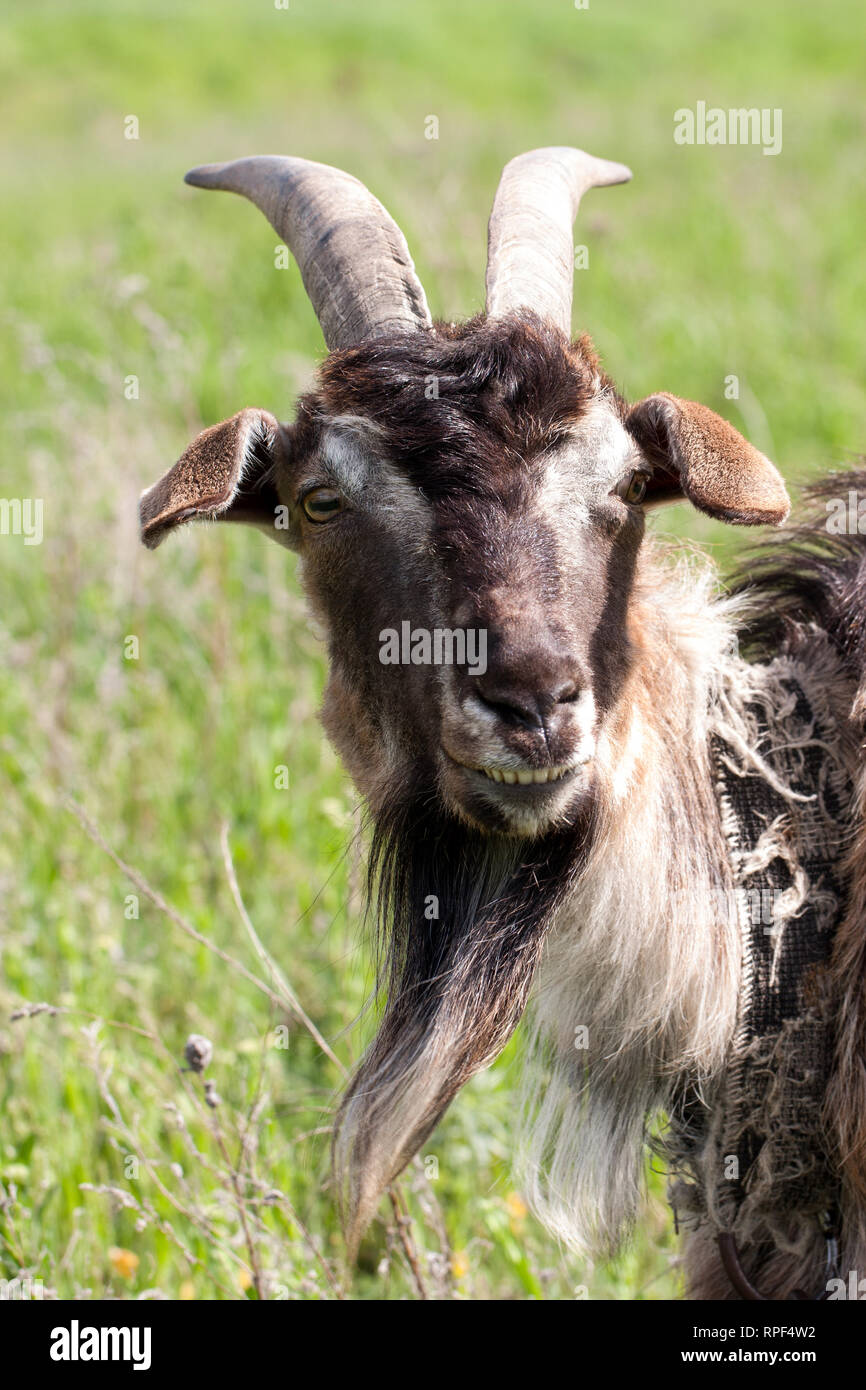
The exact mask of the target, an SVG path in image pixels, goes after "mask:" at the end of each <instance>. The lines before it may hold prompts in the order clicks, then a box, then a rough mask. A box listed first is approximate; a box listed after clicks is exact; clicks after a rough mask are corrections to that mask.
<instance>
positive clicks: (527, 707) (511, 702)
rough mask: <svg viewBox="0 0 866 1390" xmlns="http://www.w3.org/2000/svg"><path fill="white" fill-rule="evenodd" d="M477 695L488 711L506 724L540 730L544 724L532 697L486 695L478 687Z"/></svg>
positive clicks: (540, 712)
mask: <svg viewBox="0 0 866 1390" xmlns="http://www.w3.org/2000/svg"><path fill="white" fill-rule="evenodd" d="M475 694H476V695H477V697H478V699H479V700H480V701H481V703H482V704H483V705H486V707H487V709H489V710H492V711H493V713H494V714H495V715H496V716H497V718H498V719H501V720H502V721H503V722H504V723H506V724H522V725H524V726H529V727H530V728H534V729H540V728H541V727H542V725H543V723H544V719H543V714H542V710H541V708H540V706H539V704H538V703H537V702H536V701H535V700H533V699H531V698H530V697H525V696H517V695H508V696H507V697H506V696H503V695H498V694H497V695H496V696H493V695H485V693H484V691H483V690H480V689H478V688H477V687H476V690H475Z"/></svg>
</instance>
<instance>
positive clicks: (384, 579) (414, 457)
mask: <svg viewBox="0 0 866 1390" xmlns="http://www.w3.org/2000/svg"><path fill="white" fill-rule="evenodd" d="M629 177H630V175H629V171H628V170H627V169H625V168H624V167H623V166H622V165H619V164H611V163H608V162H607V161H604V160H599V159H594V158H592V157H591V156H589V155H586V154H583V153H582V152H580V151H578V150H571V149H547V150H536V151H534V152H532V153H530V154H526V155H522V156H521V157H520V158H518V159H515V160H513V161H512V162H511V163H510V164H509V165H508V166H507V168H506V170H505V172H504V174H503V177H502V181H501V184H500V187H499V191H498V193H497V196H496V201H495V204H494V208H493V214H492V217H491V221H490V239H489V257H488V271H487V312H486V314H484V315H481V316H479V317H478V318H476V319H473V320H471V321H469V322H468V323H466V324H464V325H462V326H459V327H454V326H449V325H442V324H439V325H434V324H433V323H432V322H431V319H430V315H429V312H428V309H427V304H426V301H425V297H424V292H423V290H422V288H421V285H420V283H419V282H418V280H417V278H416V275H415V271H414V268H413V265H412V261H411V258H410V256H409V253H408V250H407V247H406V243H405V241H404V240H403V237H402V235H401V233H400V232H399V230H398V228H397V227H396V226H395V224H394V223H393V222H392V220H391V218H390V217H389V216H388V214H387V213H386V212H385V210H384V208H382V206H381V205H380V204H379V203H378V202H377V201H376V200H375V199H374V198H373V197H372V196H371V195H370V194H369V193H368V192H367V190H366V189H365V188H364V187H363V186H362V185H361V184H359V183H358V182H357V181H356V180H355V179H352V178H350V177H349V176H348V175H346V174H343V173H340V172H339V171H337V170H335V169H330V168H327V167H325V166H323V165H319V164H311V163H308V162H307V161H305V160H301V159H282V158H275V157H268V158H258V159H244V160H240V161H238V162H236V163H233V164H228V165H218V166H209V167H206V168H203V169H198V170H195V171H193V173H192V174H190V175H188V181H189V182H191V183H193V184H195V185H197V186H199V187H205V188H221V189H228V190H230V191H233V192H236V193H241V194H243V195H245V196H246V197H248V198H250V199H251V200H252V201H253V202H254V203H256V204H257V205H258V206H259V207H260V208H261V209H262V210H263V211H264V212H265V213H266V215H267V216H268V218H269V219H270V221H271V222H272V224H273V226H274V227H275V228H276V230H277V231H278V233H279V234H280V236H281V237H283V239H284V240H285V241H286V242H287V243H288V245H289V247H290V248H291V249H292V251H293V253H294V255H295V257H296V259H297V261H298V263H299V265H300V269H301V273H302V275H303V279H304V284H305V286H306V288H307V291H308V293H309V295H310V298H311V300H312V302H313V306H314V308H315V310H316V312H317V314H318V317H319V321H320V323H321V326H322V329H323V331H324V335H325V339H326V342H327V345H328V348H329V350H330V355H329V356H328V358H327V359H326V361H325V362H324V365H323V366H322V368H321V371H320V374H319V380H318V384H317V387H316V389H315V390H314V391H312V392H311V393H310V394H308V395H306V396H304V397H303V398H302V399H301V400H300V402H299V403H298V409H297V416H296V419H295V421H294V423H293V424H291V425H281V424H279V423H278V422H277V421H276V419H274V417H273V416H272V415H270V414H268V413H267V412H265V411H263V410H259V409H246V410H242V411H241V412H240V413H239V414H238V415H235V416H234V417H233V418H232V419H230V420H228V421H226V422H225V423H223V424H219V425H215V426H213V427H212V428H211V429H208V430H206V431H205V432H204V433H203V434H201V435H199V436H198V438H197V439H196V440H195V441H194V443H193V444H192V445H191V446H190V447H189V449H187V451H186V453H185V454H184V455H183V456H182V458H181V459H180V460H179V462H178V463H177V464H175V466H174V468H172V469H171V471H170V472H169V473H168V474H167V475H166V476H165V477H164V478H163V479H162V480H161V481H160V482H159V483H157V484H156V485H155V486H154V487H153V488H151V489H150V490H149V491H148V492H147V493H145V495H144V497H143V499H142V506H141V513H142V526H143V536H144V541H145V544H147V545H148V546H151V547H153V546H156V545H158V544H159V542H160V541H161V540H162V538H163V537H164V536H165V534H166V533H167V532H168V531H169V530H171V529H173V528H174V527H175V526H177V525H178V524H179V523H180V522H183V521H186V520H187V519H191V518H196V517H199V518H212V519H219V520H224V521H242V522H248V523H251V524H253V525H255V526H258V527H259V528H260V529H262V530H264V531H265V532H267V533H268V534H269V535H271V536H272V537H273V538H275V539H276V540H278V541H280V542H282V543H283V544H284V545H287V546H289V547H291V548H293V549H296V550H298V551H299V552H300V554H301V557H302V561H303V578H304V583H305V586H306V588H307V591H308V594H309V596H310V599H311V602H312V606H313V609H314V611H315V613H316V615H317V617H318V618H319V619H320V620H321V621H322V622H323V623H324V625H325V627H326V629H327V631H328V637H329V659H330V677H329V684H328V689H327V692H326V696H325V710H324V717H325V723H326V727H327V729H328V731H329V733H330V735H331V737H332V738H333V740H334V742H335V743H336V744H337V746H338V748H339V749H340V751H341V753H342V755H343V757H344V759H345V762H346V764H347V766H348V768H349V771H350V772H351V774H352V776H353V778H354V780H355V782H356V784H357V785H358V787H359V788H360V790H361V791H362V792H363V793H364V795H365V797H366V799H367V801H368V803H369V806H370V808H371V811H372V815H373V821H374V826H375V828H376V836H377V837H378V838H374V847H373V865H374V869H376V870H377V871H378V872H379V874H380V884H379V901H380V906H381V905H382V904H383V903H384V904H385V906H384V908H383V915H385V916H387V917H388V918H389V920H388V923H387V927H388V931H389V934H390V935H391V937H392V951H391V954H390V972H391V974H390V995H389V1002H388V1009H387V1011H386V1015H385V1019H384V1022H383V1025H382V1028H381V1030H380V1033H379V1037H378V1038H377V1041H376V1043H375V1044H374V1046H373V1048H372V1050H371V1052H370V1053H369V1054H368V1057H367V1059H366V1060H365V1063H364V1064H363V1067H362V1069H361V1071H360V1072H359V1074H358V1076H357V1077H356V1079H355V1082H354V1083H353V1086H352V1088H351V1089H350V1092H349V1096H348V1099H347V1101H346V1102H345V1103H344V1108H343V1112H342V1120H341V1134H342V1136H343V1137H342V1139H340V1140H338V1148H339V1144H340V1143H342V1144H343V1146H344V1149H345V1151H346V1152H348V1151H349V1150H351V1157H350V1161H349V1162H348V1164H347V1165H346V1166H347V1167H349V1168H352V1167H353V1166H354V1169H355V1176H354V1177H353V1179H352V1183H353V1195H352V1199H351V1206H352V1210H353V1212H354V1218H353V1225H354V1229H355V1232H356V1234H357V1231H358V1230H360V1227H361V1225H363V1222H364V1220H365V1219H366V1218H367V1217H368V1216H369V1215H370V1212H371V1211H372V1209H373V1206H374V1203H375V1198H376V1195H377V1193H378V1191H379V1190H380V1189H381V1187H382V1186H383V1184H384V1183H385V1182H387V1181H388V1179H389V1177H390V1176H391V1175H392V1174H393V1173H394V1172H396V1171H399V1168H400V1167H401V1166H402V1164H403V1163H404V1162H405V1161H406V1159H407V1158H408V1157H409V1156H410V1155H411V1153H412V1152H414V1151H415V1149H416V1148H417V1146H418V1145H419V1144H420V1143H421V1142H423V1139H424V1136H425V1135H426V1133H428V1132H429V1130H430V1128H431V1127H432V1125H433V1124H434V1123H435V1121H436V1119H437V1118H438V1116H439V1114H441V1112H442V1110H443V1108H444V1106H445V1105H446V1104H447V1103H448V1101H449V1100H450V1098H451V1096H452V1095H453V1094H454V1092H455V1091H456V1090H457V1089H458V1087H459V1086H460V1085H461V1084H462V1083H463V1081H465V1080H466V1079H467V1077H468V1076H469V1075H471V1074H472V1072H473V1071H475V1070H477V1069H478V1067H479V1066H480V1065H482V1064H483V1063H484V1061H486V1060H489V1059H490V1058H491V1057H492V1056H494V1055H495V1054H496V1052H497V1051H498V1050H499V1048H500V1047H501V1046H502V1045H503V1043H504V1041H505V1039H506V1038H507V1037H508V1035H509V1033H510V1032H511V1030H512V1028H513V1027H514V1024H515V1023H516V1021H517V1018H518V1017H519V1015H520V1013H521V1011H522V1008H523V1004H524V1002H525V999H526V995H527V990H528V987H529V981H530V980H531V977H532V971H533V968H534V965H535V962H536V961H537V959H538V953H539V950H540V943H541V940H542V938H543V934H544V928H545V926H546V924H547V923H548V922H549V920H550V913H551V906H552V904H553V903H554V902H555V900H556V898H557V895H558V894H559V893H561V891H562V887H563V884H564V883H565V882H566V881H567V879H568V877H569V872H570V870H571V869H573V867H574V865H575V863H576V862H577V858H576V856H577V855H578V853H579V851H578V850H577V849H576V845H577V844H578V843H579V841H580V840H581V837H582V836H584V831H585V829H586V827H588V826H589V825H591V824H592V821H593V816H594V814H595V811H596V808H597V805H598V804H599V803H600V802H601V801H603V795H602V796H600V795H598V792H599V789H601V791H602V793H603V791H604V781H605V775H606V771H607V772H609V770H610V766H611V764H612V762H613V761H614V760H615V752H616V748H617V746H618V740H620V739H622V738H623V737H624V731H625V726H626V723H627V714H628V710H627V706H628V698H627V691H628V683H629V675H630V671H631V668H632V666H633V664H634V661H635V655H636V648H637V647H638V646H639V641H640V637H639V634H636V633H635V631H633V625H632V622H631V615H630V604H629V600H630V595H631V592H632V586H633V582H634V575H635V569H636V563H637V557H638V551H639V548H640V544H641V538H642V535H643V530H644V508H645V507H646V506H647V505H649V504H651V503H656V502H660V501H663V500H665V499H669V498H675V497H677V496H683V495H684V496H686V497H688V498H689V499H690V500H691V501H692V502H693V503H694V504H695V505H696V506H697V507H699V508H701V509H702V510H703V511H705V512H707V513H709V514H710V515H712V516H715V517H720V518H722V519H724V520H727V521H731V522H738V523H742V524H752V523H758V522H779V521H781V520H782V519H783V518H784V516H785V515H786V513H787V508H788V503H787V496H786V493H785V488H784V485H783V483H782V480H781V478H780V477H779V474H778V473H777V472H776V470H775V468H774V467H773V465H772V464H771V463H769V462H768V460H767V459H766V458H764V457H763V455H761V454H760V453H758V452H757V451H756V450H755V449H753V448H752V447H751V446H750V445H749V444H748V443H747V442H746V440H745V439H743V438H742V437H741V436H740V435H739V434H738V433H737V432H736V431H735V430H734V429H733V428H732V427H731V426H730V425H728V424H727V423H726V422H725V421H723V420H722V419H721V418H719V416H717V415H714V414H713V413H712V412H711V411H710V410H707V409H705V408H704V407H703V406H699V405H695V404H694V403H692V402H689V401H684V400H680V399H678V398H676V397H674V396H671V395H667V394H660V395H655V396H651V397H649V398H648V399H646V400H644V401H642V402H640V403H639V404H637V405H635V406H632V407H631V408H629V407H628V406H627V405H626V403H625V402H624V401H623V400H622V399H621V397H620V396H619V395H618V394H617V392H616V390H615V389H614V387H613V385H612V383H611V382H610V380H609V379H608V378H607V377H606V376H605V374H604V373H603V372H602V370H601V369H600V367H599V364H598V362H597V359H596V356H595V354H594V352H593V349H592V347H591V345H590V343H589V340H588V339H586V338H583V339H581V340H579V341H577V342H572V341H571V339H570V325H571V294H572V278H573V264H574V255H573V247H572V238H571V224H572V221H573V218H574V216H575V214H576V210H577V205H578V202H579V200H580V197H581V195H582V194H583V193H584V192H585V191H586V190H587V189H589V188H591V187H593V186H596V185H603V184H615V183H621V182H623V181H625V180H626V179H628V178H629ZM464 644H465V645H464ZM448 656H451V657H455V656H456V658H457V660H452V661H450V662H449V660H448ZM437 657H438V658H439V659H438V660H437ZM461 657H462V658H463V660H462V661H461V659H460V658H461ZM395 846H396V848H395ZM430 895H439V897H440V898H441V902H442V919H443V920H442V921H440V922H439V924H438V927H437V930H436V932H435V933H434V932H433V931H432V930H431V929H430V923H429V921H427V920H426V919H427V918H428V917H429V916H430V914H429V913H428V912H426V911H425V902H428V901H429V900H430ZM344 1157H345V1153H344Z"/></svg>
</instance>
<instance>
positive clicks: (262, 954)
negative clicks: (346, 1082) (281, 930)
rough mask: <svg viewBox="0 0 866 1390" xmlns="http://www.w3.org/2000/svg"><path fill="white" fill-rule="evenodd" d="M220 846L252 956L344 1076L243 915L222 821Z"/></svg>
mask: <svg viewBox="0 0 866 1390" xmlns="http://www.w3.org/2000/svg"><path fill="white" fill-rule="evenodd" d="M220 846H221V848H222V854H223V863H224V865H225V870H226V878H227V879H228V883H229V888H230V889H231V895H232V897H233V898H234V902H235V907H236V908H237V910H238V915H239V916H240V919H241V921H242V923H243V925H244V928H245V929H246V933H247V935H248V937H249V938H250V941H251V942H252V945H253V949H254V950H255V952H256V955H257V956H258V958H259V960H260V961H261V962H262V964H263V965H264V966H266V967H267V969H268V970H269V971H270V973H271V977H272V979H273V980H274V982H275V984H276V986H277V988H278V990H279V991H280V993H281V995H282V997H283V1002H284V1003H285V1004H286V1005H287V1006H288V1007H289V1008H290V1009H291V1010H292V1012H293V1013H294V1014H295V1015H296V1016H297V1017H298V1018H299V1019H300V1020H301V1022H302V1023H303V1025H304V1027H305V1028H306V1029H307V1031H308V1032H309V1033H310V1035H311V1036H312V1037H313V1038H314V1039H315V1041H316V1042H317V1043H318V1045H319V1047H320V1048H321V1049H322V1051H323V1052H324V1054H325V1056H326V1057H327V1058H329V1060H330V1061H332V1062H333V1063H334V1066H335V1067H338V1068H339V1070H340V1072H341V1074H342V1075H343V1076H345V1075H346V1068H345V1067H344V1066H343V1064H342V1062H341V1061H340V1060H339V1058H338V1057H336V1056H335V1055H334V1053H333V1052H332V1051H331V1049H330V1047H329V1046H328V1044H327V1043H326V1042H325V1039H324V1038H323V1037H322V1035H321V1033H320V1032H319V1030H318V1028H317V1027H316V1025H315V1023H313V1021H312V1019H311V1018H310V1017H309V1016H308V1015H307V1013H306V1012H305V1010H304V1009H303V1008H302V1006H301V1004H300V1001H299V1000H298V997H297V995H296V994H295V991H294V990H293V989H292V987H291V985H290V984H289V982H288V980H287V979H286V977H285V975H284V974H283V972H282V971H281V970H280V968H279V966H278V965H277V963H276V961H275V960H274V958H273V956H271V955H270V953H269V952H268V951H267V950H266V948H265V947H264V945H263V944H262V942H261V940H260V939H259V935H258V932H257V931H256V929H255V927H254V926H253V924H252V920H251V918H250V915H249V913H248V912H247V909H246V906H245V904H244V900H243V897H242V896H241V890H240V888H239V887H238V880H237V875H236V874H235V866H234V861H233V860H232V852H231V848H230V846H229V827H228V823H227V822H226V821H223V824H222V826H221V828H220Z"/></svg>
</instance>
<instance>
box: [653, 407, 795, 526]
mask: <svg viewBox="0 0 866 1390" xmlns="http://www.w3.org/2000/svg"><path fill="white" fill-rule="evenodd" d="M625 425H626V429H628V430H629V431H630V433H631V434H632V435H633V436H634V438H635V439H636V440H637V442H638V444H639V445H640V447H641V449H642V450H643V452H644V453H645V454H646V456H647V458H648V459H649V461H650V463H652V464H653V467H654V470H655V472H654V477H653V480H652V482H651V483H650V487H649V496H648V499H647V500H648V501H649V502H653V501H657V502H663V501H667V500H669V499H673V498H675V497H677V496H686V497H688V499H689V501H690V502H693V503H694V504H695V506H696V507H699V508H700V509H701V511H702V512H708V513H709V515H710V516H714V517H716V518H718V520H719V521H730V522H733V523H734V524H735V525H739V526H759V525H765V524H767V523H769V524H770V525H773V526H779V525H781V523H782V522H783V521H784V520H785V517H786V516H787V515H788V512H789V511H790V508H791V502H790V499H789V497H788V493H787V491H786V490H785V484H784V482H783V480H782V476H781V474H780V473H779V472H778V470H777V469H776V468H775V467H774V466H773V464H772V463H771V462H770V460H769V459H768V458H765V457H764V455H763V454H761V453H759V452H758V450H757V449H754V448H753V447H752V445H751V444H750V443H749V442H748V440H746V439H744V438H743V436H742V435H741V434H738V433H737V431H736V430H735V429H734V427H733V425H729V424H728V422H727V420H723V419H722V417H721V415H716V413H715V411H712V410H708V409H707V407H706V406H705V405H698V404H697V403H696V402H695V401H683V400H680V398H679V397H678V396H670V395H668V393H667V392H666V391H665V392H660V393H659V394H658V395H656V396H647V398H646V400H645V401H639V402H638V404H637V405H634V406H632V408H631V410H630V411H629V412H628V414H627V416H626V419H625Z"/></svg>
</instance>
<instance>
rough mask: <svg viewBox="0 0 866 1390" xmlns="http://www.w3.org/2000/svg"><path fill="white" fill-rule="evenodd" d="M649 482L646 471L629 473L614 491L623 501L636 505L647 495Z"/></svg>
mask: <svg viewBox="0 0 866 1390" xmlns="http://www.w3.org/2000/svg"><path fill="white" fill-rule="evenodd" d="M647 482H648V478H647V475H646V473H627V474H626V476H625V477H624V478H623V479H622V481H621V482H619V483H617V485H616V487H615V488H614V492H615V493H616V495H617V497H621V498H622V500H623V502H630V503H631V504H632V506H633V507H636V506H638V505H639V503H641V502H642V501H643V499H644V498H645V497H646V490H647Z"/></svg>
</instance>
